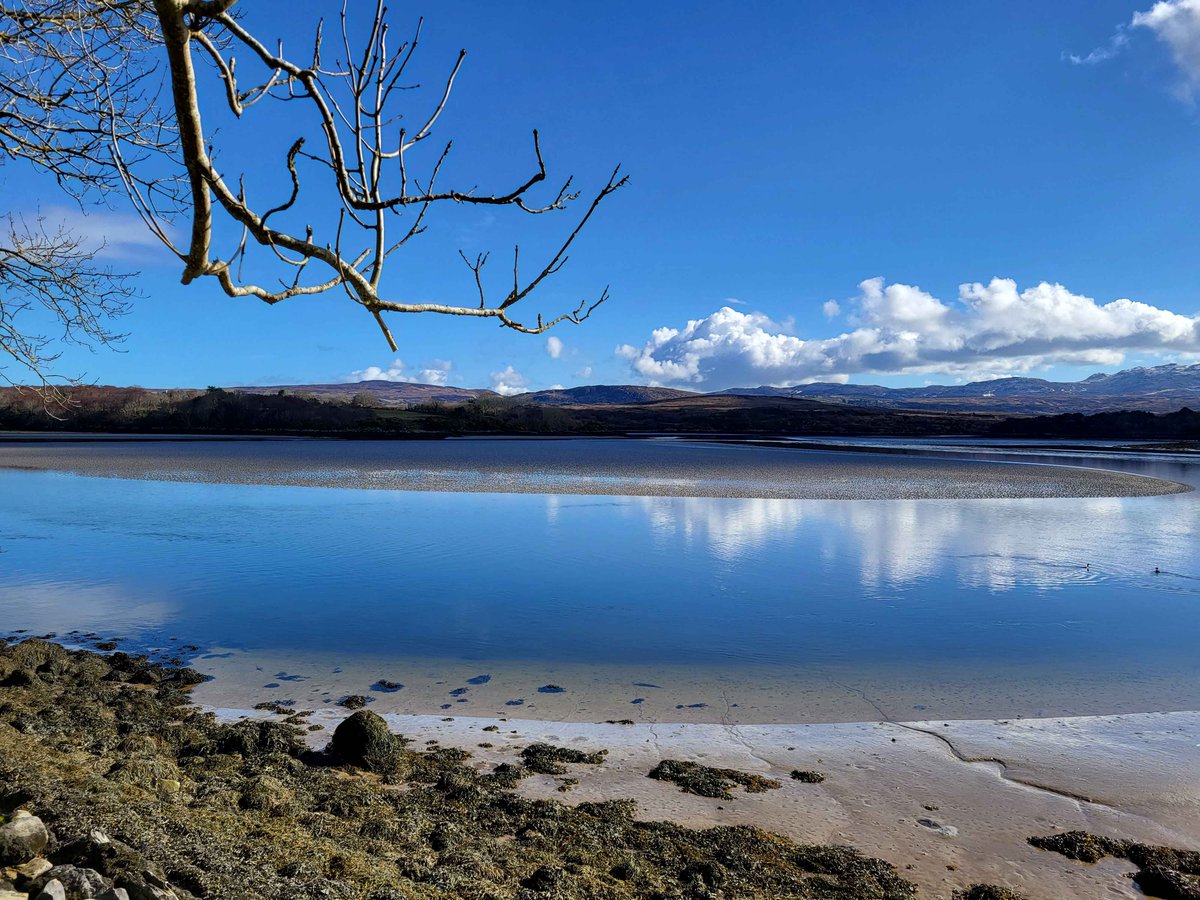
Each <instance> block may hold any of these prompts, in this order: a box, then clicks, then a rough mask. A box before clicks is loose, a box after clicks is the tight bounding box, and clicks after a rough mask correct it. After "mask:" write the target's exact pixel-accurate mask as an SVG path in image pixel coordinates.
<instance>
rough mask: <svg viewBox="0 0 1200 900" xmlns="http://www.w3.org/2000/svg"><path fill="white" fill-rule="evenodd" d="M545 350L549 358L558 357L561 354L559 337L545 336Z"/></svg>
mask: <svg viewBox="0 0 1200 900" xmlns="http://www.w3.org/2000/svg"><path fill="white" fill-rule="evenodd" d="M546 352H547V353H549V354H550V358H551V359H558V358H559V357H560V356H562V352H563V342H562V340H561V339H560V338H558V337H555V336H554V335H550V337H548V338H546Z"/></svg>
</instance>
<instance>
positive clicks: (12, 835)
mask: <svg viewBox="0 0 1200 900" xmlns="http://www.w3.org/2000/svg"><path fill="white" fill-rule="evenodd" d="M197 680H198V676H197V675H196V674H195V673H194V672H191V671H190V670H187V669H178V668H168V667H163V666H159V665H155V664H151V663H149V662H147V661H146V660H145V659H144V658H141V657H135V656H128V655H126V654H123V653H114V654H112V655H111V656H102V655H99V654H95V653H92V652H87V651H77V652H71V651H67V650H64V649H63V648H62V647H60V646H58V645H55V644H51V643H47V642H45V641H40V640H26V641H23V642H21V643H18V644H8V643H6V642H3V641H0V815H2V816H3V817H4V818H3V820H2V822H0V832H3V835H2V836H0V848H3V849H0V852H2V853H3V854H5V855H4V856H2V857H0V896H4V892H5V891H11V892H13V893H15V894H16V896H18V897H20V896H29V897H30V898H36V897H39V896H46V897H56V896H62V897H66V898H67V900H74V898H76V897H84V896H89V895H90V896H102V897H104V898H106V900H120V898H122V897H123V896H125V895H126V894H127V895H128V897H129V898H131V900H171V898H176V900H189V898H193V897H198V898H269V900H275V898H279V900H284V898H329V900H343V898H344V900H398V898H402V897H403V898H451V897H454V898H457V897H466V898H577V897H578V898H620V897H648V898H663V900H666V898H734V897H739V898H740V897H773V898H831V900H903V898H909V897H913V896H915V894H916V891H915V889H914V888H913V886H912V885H911V884H910V883H908V882H907V881H905V880H904V879H903V878H901V877H900V876H899V875H898V874H897V872H896V870H895V869H894V868H893V867H892V866H891V865H889V864H888V863H885V862H882V861H880V860H877V859H871V858H869V857H866V856H863V855H862V854H860V853H858V852H856V851H854V850H852V849H849V848H845V847H826V846H815V845H807V846H806V845H797V844H795V843H793V842H791V841H789V840H787V839H785V838H782V837H778V836H776V835H772V834H768V833H766V832H764V831H760V830H758V829H755V828H750V827H724V828H710V829H706V830H693V829H687V828H682V827H679V826H676V825H673V824H670V823H665V822H653V823H647V822H637V821H635V820H634V819H633V813H634V810H635V807H634V804H633V803H632V801H628V800H613V801H610V802H605V803H583V804H580V805H579V806H578V807H574V808H572V807H568V806H566V805H564V804H561V803H557V802H554V801H540V800H539V801H535V800H528V799H525V798H523V797H520V796H518V795H516V794H514V793H513V792H512V790H511V788H512V787H513V786H514V785H515V784H516V783H517V782H518V781H519V780H520V779H521V778H522V777H524V776H525V775H526V774H528V773H529V771H530V769H529V768H528V767H527V766H526V765H522V764H518V763H511V764H510V763H504V764H501V765H500V766H498V767H497V768H496V769H495V770H494V771H490V772H482V771H479V770H477V769H475V768H473V767H472V766H471V765H470V764H469V762H468V760H469V754H468V753H467V752H466V751H463V750H458V749H454V748H442V749H433V750H429V751H426V752H418V751H414V750H410V749H408V748H407V746H406V742H405V741H404V740H403V739H402V738H400V737H399V736H396V735H391V734H390V733H388V732H387V729H386V727H381V725H382V720H381V719H380V718H379V717H378V716H374V715H373V714H372V713H370V712H367V711H365V710H364V711H360V712H359V713H356V714H355V715H353V716H351V717H350V718H349V719H347V720H346V722H345V723H343V725H342V726H341V727H339V729H338V730H337V731H336V732H335V735H334V740H333V742H332V744H331V747H330V749H329V750H328V751H327V752H325V753H314V752H312V751H309V750H308V749H307V748H306V745H305V743H304V741H303V740H302V739H301V731H300V729H299V727H298V726H297V725H296V724H290V723H286V722H267V721H250V720H246V721H241V722H237V723H233V724H221V723H219V722H217V720H216V719H215V717H214V716H212V715H211V714H209V713H206V712H202V711H200V710H198V709H196V708H195V707H192V706H190V705H189V702H188V699H187V689H188V688H189V687H190V686H191V685H193V684H194V683H196V681H197ZM551 749H553V748H551ZM551 755H553V754H551V753H550V751H546V750H543V751H539V752H538V753H536V754H534V755H532V756H531V758H530V760H527V762H532V763H533V764H534V765H539V764H541V763H545V762H546V759H547V758H549V757H550V756H551ZM559 759H560V757H557V756H556V758H554V759H553V760H551V761H552V762H554V763H555V764H556V765H557V764H559ZM562 761H563V762H566V763H574V762H575V761H574V760H572V759H565V758H563V759H562ZM583 762H584V763H585V764H602V755H597V756H596V758H595V759H594V761H593V759H590V758H589V759H588V760H584V761H583ZM32 819H36V820H37V821H38V822H39V823H41V825H42V826H44V833H43V831H39V829H38V827H36V826H35V825H34V824H33V822H32V821H30V820H32ZM14 826H15V827H14ZM20 857H29V858H27V859H21V858H20ZM60 891H61V893H60ZM88 892H91V893H90V894H89V893H88Z"/></svg>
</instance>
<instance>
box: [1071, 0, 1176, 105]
mask: <svg viewBox="0 0 1200 900" xmlns="http://www.w3.org/2000/svg"><path fill="white" fill-rule="evenodd" d="M1133 28H1146V29H1149V30H1150V31H1152V32H1153V33H1154V36H1155V37H1156V38H1158V40H1159V41H1161V42H1162V43H1164V44H1166V45H1167V47H1168V49H1170V51H1171V57H1172V59H1173V60H1174V61H1175V65H1176V66H1177V67H1178V69H1179V73H1180V75H1181V76H1182V78H1183V80H1182V81H1181V82H1180V84H1179V95H1180V97H1182V98H1183V99H1185V100H1187V101H1189V102H1190V101H1191V100H1192V99H1194V95H1195V90H1196V88H1197V87H1198V86H1200V0H1159V2H1157V3H1155V4H1154V5H1153V6H1151V7H1150V8H1149V9H1147V10H1145V11H1144V12H1135V13H1134V14H1133V18H1132V19H1130V21H1129V24H1128V25H1118V26H1117V30H1116V31H1115V32H1113V35H1112V37H1111V38H1109V40H1108V43H1107V44H1104V45H1102V46H1100V47H1097V48H1096V49H1094V50H1092V51H1091V52H1090V53H1086V54H1078V53H1064V54H1063V58H1064V59H1066V60H1068V61H1069V62H1071V63H1073V64H1074V65H1077V66H1094V65H1098V64H1099V63H1104V62H1108V61H1109V60H1110V59H1113V58H1115V57H1117V56H1119V55H1120V54H1121V53H1122V52H1123V51H1124V50H1125V49H1126V48H1127V47H1128V46H1129V40H1130V29H1133Z"/></svg>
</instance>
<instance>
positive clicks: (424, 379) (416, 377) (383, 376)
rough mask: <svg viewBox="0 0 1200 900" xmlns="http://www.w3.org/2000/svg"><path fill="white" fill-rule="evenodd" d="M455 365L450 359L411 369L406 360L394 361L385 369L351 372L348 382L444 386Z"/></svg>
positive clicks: (375, 368)
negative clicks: (392, 382) (389, 382)
mask: <svg viewBox="0 0 1200 900" xmlns="http://www.w3.org/2000/svg"><path fill="white" fill-rule="evenodd" d="M453 369H454V363H452V362H451V361H450V360H448V359H435V360H433V361H432V362H430V363H429V364H428V365H426V366H423V367H418V368H415V369H414V368H411V367H409V366H408V365H407V364H406V363H405V362H404V360H402V359H394V360H392V362H391V364H390V365H389V366H388V367H387V368H386V369H385V368H380V367H379V366H367V367H366V368H365V369H358V370H356V371H354V372H351V373H350V375H349V377H348V378H347V379H346V380H347V381H402V382H405V383H407V384H436V385H444V384H446V383H447V382H448V381H449V379H450V372H451V371H452V370H453Z"/></svg>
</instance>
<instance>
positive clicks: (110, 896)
mask: <svg viewBox="0 0 1200 900" xmlns="http://www.w3.org/2000/svg"><path fill="white" fill-rule="evenodd" d="M96 900H129V891H127V890H125V888H109V889H108V890H107V891H105V892H104V893H103V894H101V895H100V896H99V897H97V898H96Z"/></svg>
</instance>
